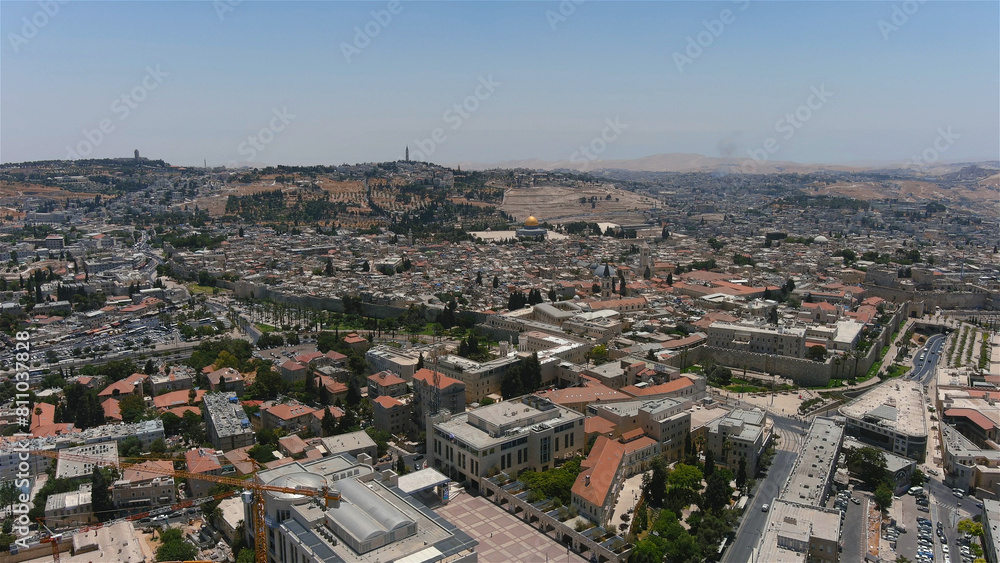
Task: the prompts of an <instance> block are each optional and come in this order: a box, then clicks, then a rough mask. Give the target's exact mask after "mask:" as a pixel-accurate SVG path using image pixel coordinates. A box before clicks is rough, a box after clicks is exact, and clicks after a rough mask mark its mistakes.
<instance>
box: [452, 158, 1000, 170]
mask: <svg viewBox="0 0 1000 563" xmlns="http://www.w3.org/2000/svg"><path fill="white" fill-rule="evenodd" d="M970 164H972V163H955V164H944V163H942V164H937V165H935V166H933V167H929V168H928V169H927V170H926V173H927V174H928V175H943V174H949V173H954V172H956V171H958V170H961V169H962V168H965V167H969V166H970ZM980 164H984V165H986V166H987V167H991V168H996V167H997V163H996V162H986V163H980ZM456 165H457V166H461V168H462V169H463V170H488V169H491V168H529V169H532V170H573V171H577V172H586V171H594V170H602V169H604V170H632V171H641V172H731V173H735V172H740V171H743V172H749V173H755V174H774V173H803V174H804V173H809V172H816V171H818V170H836V171H842V172H856V171H863V170H876V169H881V170H887V169H905V168H915V167H913V166H907V165H906V164H905V163H902V162H893V163H890V162H879V163H875V162H872V163H858V164H855V165H843V164H832V165H831V164H802V163H798V162H787V161H770V160H769V161H762V162H754V161H752V160H749V159H739V158H721V157H714V156H704V155H700V154H685V153H669V154H654V155H650V156H644V157H641V158H633V159H627V160H595V161H593V162H570V161H568V160H556V161H550V160H539V159H527V160H506V161H502V162H496V163H492V164H490V163H482V162H459V163H453V164H451V166H452V167H454V166H456ZM972 165H973V166H975V165H974V164H972Z"/></svg>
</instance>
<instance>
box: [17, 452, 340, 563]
mask: <svg viewBox="0 0 1000 563" xmlns="http://www.w3.org/2000/svg"><path fill="white" fill-rule="evenodd" d="M31 453H32V454H35V455H40V456H44V457H48V458H52V459H56V460H59V459H65V460H67V461H76V462H79V463H89V464H93V465H100V466H105V467H116V468H118V469H119V470H121V471H124V470H126V469H136V470H137V471H142V472H144V473H156V474H159V475H165V476H168V477H174V478H180V479H195V480H198V481H211V482H213V483H219V484H222V485H231V486H234V487H240V488H243V489H247V490H248V491H252V495H253V498H252V500H251V499H250V498H249V497H246V496H245V497H244V502H246V503H248V504H252V505H253V506H252V513H253V524H254V555H255V557H254V559H255V560H256V561H257V563H267V533H266V532H265V528H266V526H267V522H266V519H265V518H264V512H265V506H264V493H265V492H266V491H270V492H275V493H286V494H293V495H303V496H309V497H313V498H315V499H317V500H319V501H322V502H324V503H325V505H326V506H327V507H329V506H330V501H334V502H340V491H338V490H336V489H331V488H330V487H327V486H324V487H320V488H316V487H278V486H274V485H265V484H263V483H256V482H254V481H250V480H244V479H237V478H235V477H225V476H222V475H210V474H205V473H192V472H190V471H184V470H180V469H173V468H171V469H166V468H162V467H157V466H143V467H139V466H140V465H142V463H141V462H140V463H123V462H122V461H121V460H111V459H108V458H106V457H96V456H88V455H81V454H71V453H66V452H60V451H55V450H32V451H31ZM147 461H148V460H147Z"/></svg>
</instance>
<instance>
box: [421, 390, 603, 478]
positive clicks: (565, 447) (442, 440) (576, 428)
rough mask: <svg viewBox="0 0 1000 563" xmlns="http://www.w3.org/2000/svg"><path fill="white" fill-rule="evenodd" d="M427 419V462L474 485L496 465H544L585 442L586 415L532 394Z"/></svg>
mask: <svg viewBox="0 0 1000 563" xmlns="http://www.w3.org/2000/svg"><path fill="white" fill-rule="evenodd" d="M431 420H432V426H433V432H431V431H428V432H427V457H428V459H429V463H430V467H433V468H435V469H437V470H439V471H441V472H442V473H444V474H445V475H448V476H450V477H451V478H452V479H453V480H455V481H458V482H464V481H467V480H468V481H470V482H471V483H472V484H473V486H475V487H478V484H479V480H480V479H481V478H483V477H485V476H492V475H495V474H496V473H497V472H500V471H504V472H506V473H508V474H510V475H516V474H517V473H518V472H519V471H521V470H523V469H534V470H536V471H547V470H548V469H550V468H552V467H554V466H555V465H557V464H556V461H558V460H559V459H560V458H567V457H571V456H573V455H576V454H577V453H578V452H580V451H581V450H582V449H583V445H584V440H583V430H584V429H583V424H584V422H583V421H584V416H583V415H582V414H580V413H578V412H576V411H573V410H571V409H567V408H565V407H560V406H558V405H555V404H553V403H552V402H551V401H547V400H545V399H543V398H541V397H538V396H536V395H525V396H524V397H521V398H519V399H512V400H509V401H501V402H499V403H495V404H492V405H488V406H485V407H480V408H478V409H475V410H473V411H470V412H467V413H461V414H457V415H451V416H449V417H438V418H437V419H435V418H434V417H432V418H431Z"/></svg>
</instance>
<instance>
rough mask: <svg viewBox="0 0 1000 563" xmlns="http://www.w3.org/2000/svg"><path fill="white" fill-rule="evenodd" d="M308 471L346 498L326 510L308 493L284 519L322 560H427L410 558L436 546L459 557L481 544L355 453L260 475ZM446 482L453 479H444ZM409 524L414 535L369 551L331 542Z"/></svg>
mask: <svg viewBox="0 0 1000 563" xmlns="http://www.w3.org/2000/svg"><path fill="white" fill-rule="evenodd" d="M303 472H307V473H310V474H315V475H317V476H322V477H325V478H326V479H327V482H329V483H331V485H332V486H334V487H336V488H338V489H340V491H341V492H342V494H343V498H342V500H341V502H340V504H339V506H335V507H331V508H322V507H320V506H318V505H317V504H316V503H314V502H311V501H309V500H307V499H305V497H303V499H302V502H301V504H296V506H294V507H293V509H292V516H291V517H290V518H287V519H285V520H284V521H282V522H281V523H280V524H279V528H281V529H283V530H284V531H285V532H286V533H288V534H290V535H293V536H295V537H297V538H298V539H299V541H300V542H301V543H302V544H304V545H305V546H307V547H308V548H309V550H311V551H312V553H313V554H314V555H315V556H316V557H318V558H319V559H320V560H322V561H328V562H331V563H346V562H364V563H377V562H384V561H403V560H406V561H410V560H415V561H422V560H423V559H420V558H419V557H417V558H415V559H408V558H413V557H414V556H415V555H417V554H421V553H422V554H425V555H426V554H429V553H430V551H428V550H429V549H430V548H434V549H433V551H434V552H435V553H437V554H445V555H454V554H456V553H459V552H462V551H466V550H469V549H472V548H474V547H475V545H476V544H477V542H476V541H475V540H473V539H472V538H470V537H469V536H468V535H466V534H465V533H463V532H462V531H460V530H458V529H457V528H456V527H455V526H454V525H453V524H451V523H450V522H448V521H447V520H445V519H444V518H442V517H440V516H438V515H437V514H436V513H435V512H434V511H433V510H431V509H429V508H427V506H426V505H424V504H423V503H422V502H420V501H419V500H418V499H416V498H414V497H410V496H409V495H408V494H406V493H405V492H404V491H402V490H401V489H400V488H399V487H393V486H390V485H389V483H387V482H385V481H380V480H377V479H373V478H372V477H373V476H374V475H372V474H371V467H370V466H365V465H358V464H357V463H356V462H355V460H354V459H353V458H352V457H351V456H347V455H342V456H332V457H327V458H322V459H319V460H316V461H313V462H306V463H302V462H294V463H291V464H288V465H284V466H281V467H279V468H277V469H275V470H273V471H266V472H262V473H261V474H260V475H259V476H260V477H261V478H262V479H263V480H264V481H265V482H269V483H270V482H274V481H275V480H276V479H279V478H281V477H285V476H292V475H295V474H301V473H303ZM356 472H358V473H356ZM419 473H421V474H422V475H421V478H423V477H424V476H430V477H433V475H432V474H425V473H423V472H419ZM438 475H440V474H438ZM442 477H444V476H443V475H442ZM431 480H436V479H433V478H432V479H431ZM444 481H445V482H448V481H449V480H448V479H447V478H446V477H445V478H444ZM297 516H298V517H297ZM326 519H329V520H331V521H333V522H335V523H337V525H338V526H339V527H340V528H342V530H343V532H339V533H335V532H334V531H333V530H332V529H331V528H330V527H329V526H327V525H325V524H324V521H325V520H326ZM309 523H312V524H309ZM408 524H415V525H416V526H415V533H414V534H412V535H408V536H405V537H401V538H400V539H397V540H396V541H393V542H391V543H389V544H388V545H384V546H382V547H378V548H375V549H372V550H370V551H367V552H365V553H359V552H357V551H355V550H354V549H353V548H352V547H351V546H350V545H349V544H348V542H346V541H338V542H337V543H336V544H334V543H333V542H331V541H330V538H331V537H333V536H334V535H338V536H339V535H340V533H352V534H356V535H359V537H360V538H361V539H364V538H366V537H368V538H371V537H374V534H377V533H379V531H380V530H393V529H398V528H399V526H401V525H408ZM341 539H343V538H341Z"/></svg>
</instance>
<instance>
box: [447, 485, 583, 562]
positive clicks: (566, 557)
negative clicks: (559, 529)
mask: <svg viewBox="0 0 1000 563" xmlns="http://www.w3.org/2000/svg"><path fill="white" fill-rule="evenodd" d="M435 510H436V511H437V512H439V513H440V514H441V515H442V516H444V517H445V518H447V519H448V520H449V521H450V522H452V523H453V524H455V525H456V526H458V527H459V528H460V529H461V530H462V531H463V532H465V533H466V534H469V535H470V536H472V538H473V539H475V540H476V541H478V542H479V545H478V546H476V552H477V554H478V555H479V561H481V562H482V563H508V562H523V563H544V562H545V561H551V562H552V563H555V562H557V561H558V562H560V563H561V562H563V561H566V562H568V563H587V559H586V558H584V557H581V556H580V555H579V554H577V553H575V552H573V551H570V550H568V549H566V546H564V545H562V544H560V543H559V542H557V541H556V540H555V539H553V538H552V537H550V536H547V535H545V534H543V533H542V532H541V531H539V530H538V529H537V528H534V527H532V526H529V525H528V524H527V523H525V522H524V521H523V520H521V519H520V518H518V517H517V516H514V515H513V514H510V513H508V512H507V511H505V510H504V509H502V508H500V507H499V506H497V505H495V504H493V503H492V502H490V501H488V500H486V499H485V498H483V497H481V496H472V495H469V494H463V495H461V496H459V497H458V498H456V499H454V500H452V501H451V502H449V503H448V504H446V505H444V506H439V507H437V508H435Z"/></svg>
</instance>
